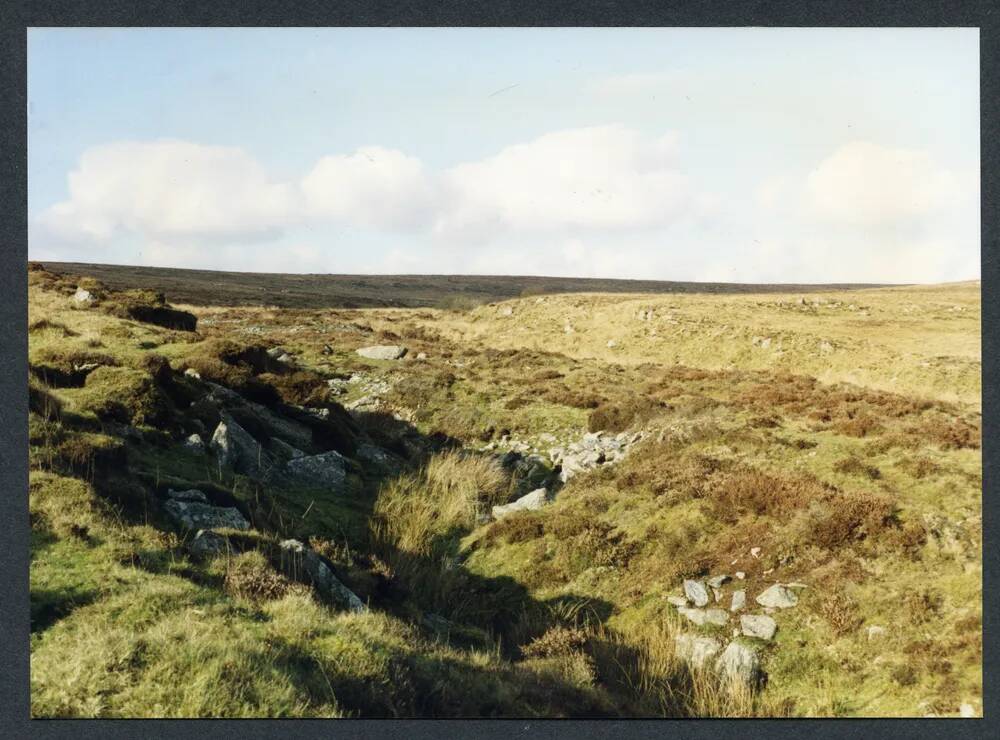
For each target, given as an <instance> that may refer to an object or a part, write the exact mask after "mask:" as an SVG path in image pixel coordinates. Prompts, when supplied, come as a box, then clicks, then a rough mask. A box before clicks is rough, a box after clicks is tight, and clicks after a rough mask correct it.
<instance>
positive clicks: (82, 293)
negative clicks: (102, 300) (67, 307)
mask: <svg viewBox="0 0 1000 740" xmlns="http://www.w3.org/2000/svg"><path fill="white" fill-rule="evenodd" d="M94 300H95V298H94V294H93V293H91V292H90V291H89V290H84V289H83V288H77V289H76V292H75V293H74V294H73V302H74V303H77V304H79V305H83V306H89V305H90V304H91V303H93V302H94Z"/></svg>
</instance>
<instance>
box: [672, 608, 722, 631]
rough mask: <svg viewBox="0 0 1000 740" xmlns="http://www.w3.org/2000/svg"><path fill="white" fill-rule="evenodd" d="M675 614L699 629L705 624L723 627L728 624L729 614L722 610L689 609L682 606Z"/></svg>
mask: <svg viewBox="0 0 1000 740" xmlns="http://www.w3.org/2000/svg"><path fill="white" fill-rule="evenodd" d="M677 613H678V614H680V615H681V616H682V617H686V618H687V619H688V620H689V621H690V622H691V623H693V624H696V625H698V626H699V627H700V626H702V625H705V624H714V625H717V626H719V627H724V626H725V625H726V624H728V623H729V614H727V613H726V612H724V611H723V610H722V609H691V608H689V607H683V606H682V607H678V609H677Z"/></svg>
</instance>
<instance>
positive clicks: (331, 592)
mask: <svg viewBox="0 0 1000 740" xmlns="http://www.w3.org/2000/svg"><path fill="white" fill-rule="evenodd" d="M280 548H281V570H282V572H284V573H285V575H287V576H288V577H289V578H291V579H293V580H296V581H300V582H305V583H309V584H311V585H312V587H313V588H315V589H316V591H317V593H319V594H320V596H322V597H323V598H324V599H326V600H327V601H329V602H331V603H333V604H335V605H337V606H340V607H342V608H345V609H348V610H350V611H352V612H363V611H366V610H367V608H368V607H366V606H365V604H364V602H362V601H361V599H359V598H358V597H357V595H356V594H355V593H354V592H353V591H351V590H350V589H349V588H347V586H345V585H344V584H343V583H342V582H341V581H340V579H339V578H337V576H336V575H334V572H333V567H332V566H331V564H330V562H329V561H328V560H327V559H326V558H324V557H323V556H322V555H320V554H318V553H316V552H314V551H313V550H310V549H309V548H308V547H306V546H305V545H304V544H302V543H301V542H299V541H298V540H284V541H283V542H281V544H280Z"/></svg>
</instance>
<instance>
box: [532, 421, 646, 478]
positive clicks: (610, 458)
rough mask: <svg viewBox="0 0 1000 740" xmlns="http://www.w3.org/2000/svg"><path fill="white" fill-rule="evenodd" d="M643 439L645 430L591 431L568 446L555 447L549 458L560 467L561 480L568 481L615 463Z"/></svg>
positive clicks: (550, 450)
mask: <svg viewBox="0 0 1000 740" xmlns="http://www.w3.org/2000/svg"><path fill="white" fill-rule="evenodd" d="M642 438H643V433H642V432H633V433H631V434H630V433H627V432H621V433H619V434H615V435H612V434H607V433H605V432H589V433H587V434H585V435H583V438H582V439H581V440H579V441H578V442H573V443H571V444H569V445H567V446H566V447H552V448H550V449H549V458H550V459H551V460H552V462H553V463H554V464H555V465H558V466H560V468H561V472H560V473H559V479H560V480H561V481H562V482H563V483H565V482H566V481H568V480H569V479H570V478H572V477H573V476H575V475H578V474H579V473H583V472H586V471H588V470H593V469H594V468H596V467H598V466H601V465H611V464H614V463H617V462H619V461H620V460H622V458H624V457H625V454H626V453H627V452H628V449H629V447H631V446H632V445H634V444H635V443H636V442H639V441H640V440H641V439H642Z"/></svg>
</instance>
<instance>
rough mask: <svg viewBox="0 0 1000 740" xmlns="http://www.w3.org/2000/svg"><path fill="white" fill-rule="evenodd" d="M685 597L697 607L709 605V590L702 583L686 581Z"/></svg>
mask: <svg viewBox="0 0 1000 740" xmlns="http://www.w3.org/2000/svg"><path fill="white" fill-rule="evenodd" d="M684 595H685V596H687V597H688V598H689V599H691V601H693V602H694V605H695V606H705V605H707V604H708V590H707V589H706V588H705V584H704V583H702V582H701V581H691V580H685V581H684Z"/></svg>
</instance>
